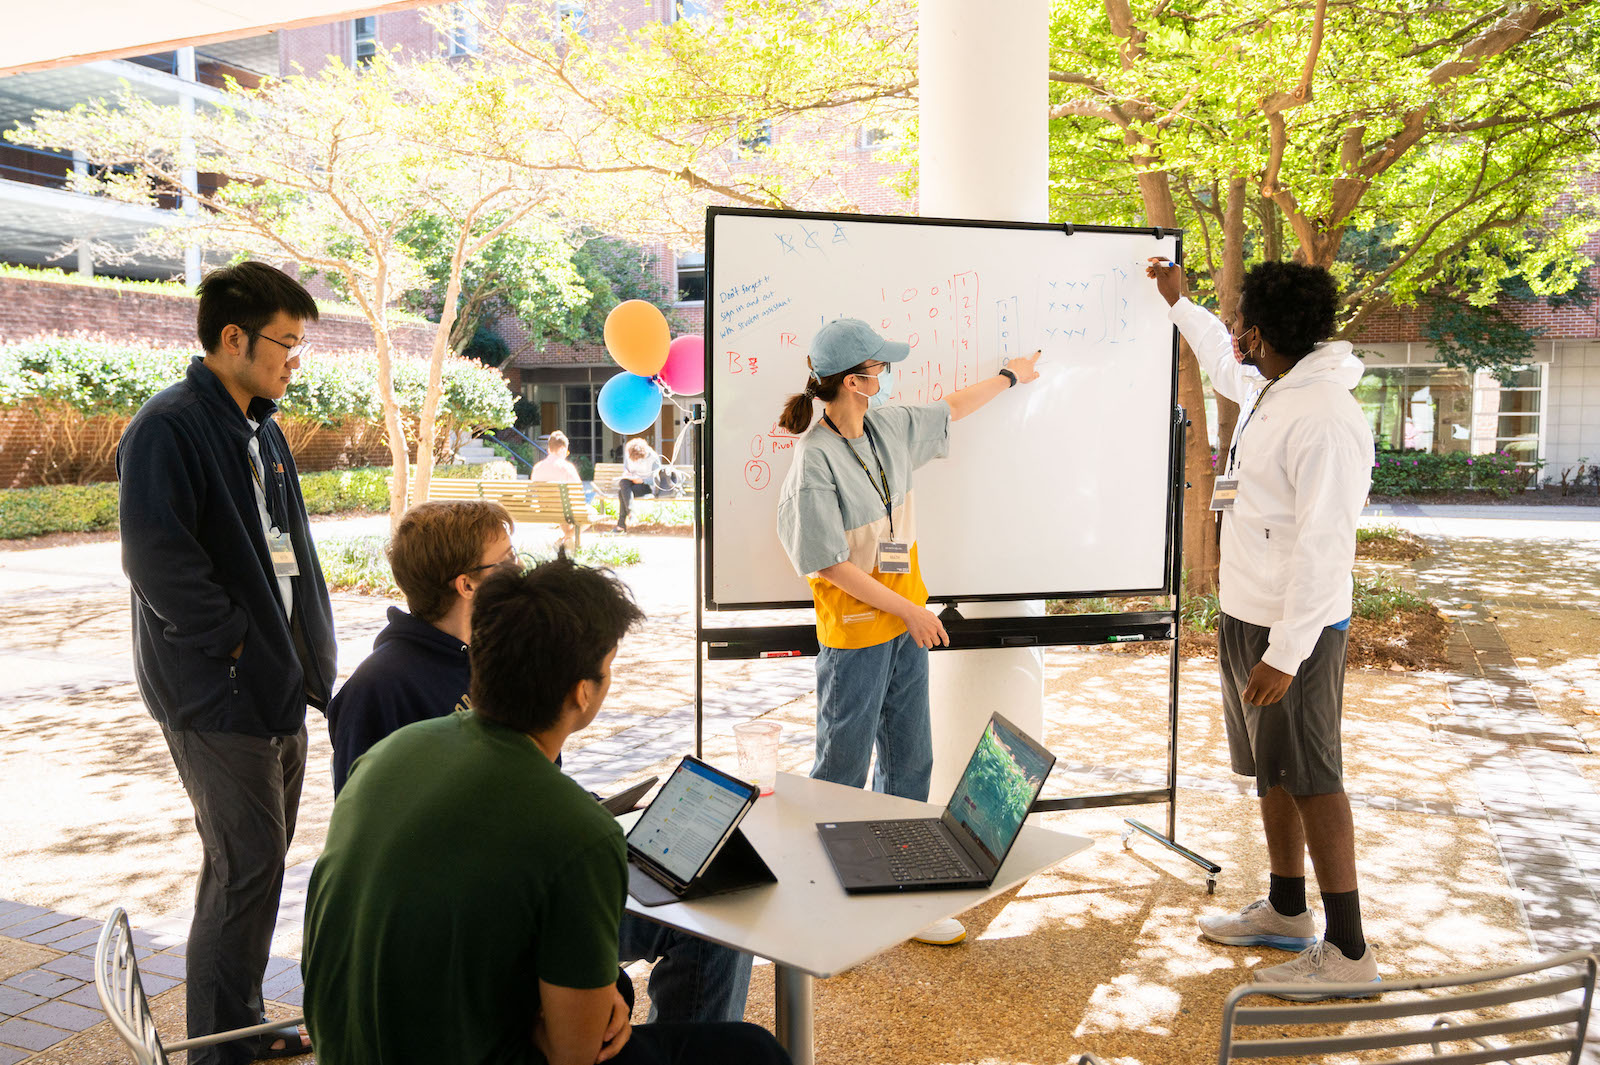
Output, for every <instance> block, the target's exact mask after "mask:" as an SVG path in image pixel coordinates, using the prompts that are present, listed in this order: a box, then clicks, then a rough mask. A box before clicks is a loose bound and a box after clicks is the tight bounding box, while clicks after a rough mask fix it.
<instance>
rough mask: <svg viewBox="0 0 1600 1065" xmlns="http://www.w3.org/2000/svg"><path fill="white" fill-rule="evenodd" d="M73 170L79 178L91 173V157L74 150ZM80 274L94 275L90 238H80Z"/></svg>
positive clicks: (80, 275)
mask: <svg viewBox="0 0 1600 1065" xmlns="http://www.w3.org/2000/svg"><path fill="white" fill-rule="evenodd" d="M72 172H73V173H74V174H75V175H77V176H78V177H79V178H84V177H87V176H88V175H89V158H88V156H86V155H84V154H83V152H82V151H81V150H80V149H77V148H74V149H73V150H72ZM78 276H79V277H93V276H94V255H93V254H92V253H91V252H90V251H89V238H88V237H87V236H80V237H79V238H78Z"/></svg>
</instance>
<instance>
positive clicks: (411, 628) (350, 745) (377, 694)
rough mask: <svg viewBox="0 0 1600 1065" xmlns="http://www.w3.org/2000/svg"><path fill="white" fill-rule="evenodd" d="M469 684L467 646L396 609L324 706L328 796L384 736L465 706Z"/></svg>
mask: <svg viewBox="0 0 1600 1065" xmlns="http://www.w3.org/2000/svg"><path fill="white" fill-rule="evenodd" d="M471 683H472V667H471V665H470V663H469V662H468V660H467V645H466V644H464V643H462V642H461V641H460V640H458V639H456V638H455V637H454V636H452V635H450V634H449V633H448V632H445V631H444V630H443V629H437V628H435V627H433V626H432V625H430V624H428V623H427V622H426V621H422V620H420V619H419V618H416V617H414V616H413V615H411V614H408V613H406V612H405V611H404V610H401V609H400V608H399V607H393V606H392V607H390V608H389V624H388V626H387V627H385V628H384V630H383V631H382V632H380V633H378V637H377V639H375V640H373V641H372V654H370V655H368V656H367V660H366V661H365V662H362V663H361V664H360V665H359V666H357V667H356V671H355V672H354V673H352V674H350V679H349V680H347V681H345V682H344V687H342V688H340V689H339V694H337V695H335V696H334V697H333V701H332V702H330V703H329V704H328V735H329V737H330V738H331V739H332V740H333V793H334V794H335V795H337V794H339V790H340V789H341V788H343V787H344V782H345V781H346V780H347V779H349V777H350V767H351V766H353V765H354V764H355V761H356V759H357V758H360V757H361V756H362V755H363V754H366V753H367V751H368V749H370V748H371V747H372V746H373V745H374V744H376V743H377V742H378V741H379V740H381V739H383V738H384V737H385V736H387V735H389V733H391V732H393V731H395V730H396V729H398V728H403V727H404V726H406V725H410V724H414V723H415V722H418V721H426V720H428V719H429V718H433V717H443V716H445V715H446V714H448V713H451V712H453V711H454V710H455V709H456V704H457V703H461V704H465V703H466V699H467V689H468V687H469V686H470V685H471Z"/></svg>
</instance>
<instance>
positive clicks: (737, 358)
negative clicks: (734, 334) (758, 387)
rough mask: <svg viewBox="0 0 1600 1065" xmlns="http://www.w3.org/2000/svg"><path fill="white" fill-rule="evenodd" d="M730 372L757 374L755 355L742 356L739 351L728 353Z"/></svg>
mask: <svg viewBox="0 0 1600 1065" xmlns="http://www.w3.org/2000/svg"><path fill="white" fill-rule="evenodd" d="M728 372H729V373H756V372H757V363H756V357H755V356H754V355H740V354H739V353H738V352H737V351H730V352H728Z"/></svg>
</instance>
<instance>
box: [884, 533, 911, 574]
mask: <svg viewBox="0 0 1600 1065" xmlns="http://www.w3.org/2000/svg"><path fill="white" fill-rule="evenodd" d="M878 572H879V573H910V572H911V545H910V544H905V543H901V542H900V541H899V540H880V541H878Z"/></svg>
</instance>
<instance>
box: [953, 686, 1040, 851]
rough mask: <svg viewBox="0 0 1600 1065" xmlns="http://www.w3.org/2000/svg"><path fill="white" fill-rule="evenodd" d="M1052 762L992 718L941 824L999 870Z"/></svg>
mask: <svg viewBox="0 0 1600 1065" xmlns="http://www.w3.org/2000/svg"><path fill="white" fill-rule="evenodd" d="M1055 760H1056V759H1055V755H1053V754H1051V753H1050V752H1049V751H1047V750H1045V749H1044V748H1043V747H1041V746H1039V744H1038V743H1036V742H1034V741H1033V740H1032V739H1030V738H1029V737H1028V736H1026V735H1025V734H1023V733H1022V732H1021V731H1020V730H1018V729H1016V728H1015V727H1013V726H1012V725H1011V723H1010V722H1008V721H1006V719H1005V718H1003V717H1001V716H1000V715H999V714H996V715H994V717H993V718H991V719H990V721H989V725H988V727H987V728H985V729H984V730H983V738H982V739H980V740H979V741H978V749H977V750H975V751H973V752H972V760H971V761H970V762H968V763H967V771H966V772H965V773H963V774H961V780H960V782H959V783H957V784H956V790H955V793H954V794H953V795H951V796H950V804H949V805H948V806H947V807H945V817H946V820H947V821H954V822H955V823H956V824H957V825H960V826H961V828H963V829H965V830H966V832H967V834H968V835H969V836H970V837H971V838H972V839H973V841H974V842H976V843H977V844H978V846H979V847H980V848H981V849H982V850H983V852H984V854H985V855H987V856H988V857H989V859H990V860H991V861H993V862H994V863H995V864H996V865H998V864H999V863H1000V862H1001V861H1002V860H1004V858H1005V856H1006V852H1007V851H1009V850H1010V849H1011V844H1012V841H1013V840H1015V839H1016V836H1017V833H1018V831H1020V830H1021V828H1022V820H1023V818H1025V817H1027V816H1028V811H1029V810H1030V809H1032V808H1033V800H1034V799H1036V798H1038V797H1039V790H1040V789H1041V788H1043V787H1044V780H1045V777H1047V776H1049V774H1050V767H1051V766H1052V765H1054V764H1055ZM951 827H952V828H953V827H955V826H954V825H952V826H951Z"/></svg>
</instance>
